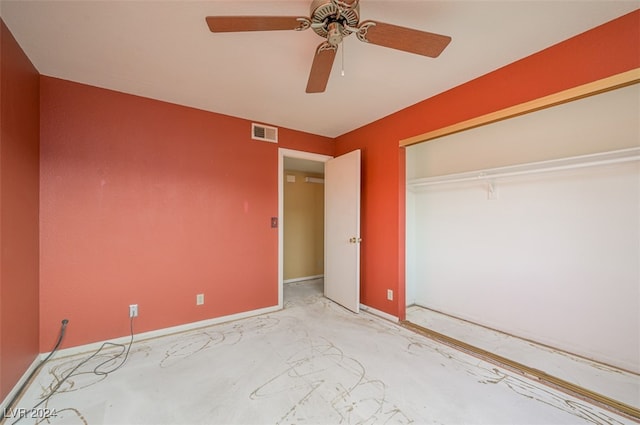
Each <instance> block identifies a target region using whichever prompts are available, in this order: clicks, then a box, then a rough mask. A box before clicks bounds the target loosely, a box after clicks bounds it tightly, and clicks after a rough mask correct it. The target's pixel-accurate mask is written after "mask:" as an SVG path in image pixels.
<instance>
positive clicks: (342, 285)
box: [324, 150, 361, 313]
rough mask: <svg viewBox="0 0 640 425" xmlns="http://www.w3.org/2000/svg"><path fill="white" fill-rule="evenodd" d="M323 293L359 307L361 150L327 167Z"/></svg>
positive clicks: (351, 306) (325, 170)
mask: <svg viewBox="0 0 640 425" xmlns="http://www.w3.org/2000/svg"><path fill="white" fill-rule="evenodd" d="M324 174H325V175H324V189H325V190H324V194H325V195H324V196H325V203H324V208H325V229H324V232H325V237H324V295H325V297H327V298H329V299H330V300H333V301H335V302H337V303H338V304H340V305H342V306H344V307H346V308H348V309H349V310H351V311H354V312H356V313H357V312H358V311H359V310H360V241H361V240H360V150H355V151H353V152H349V153H347V154H345V155H342V156H339V157H337V158H334V159H330V160H329V161H327V162H326V163H325V168H324Z"/></svg>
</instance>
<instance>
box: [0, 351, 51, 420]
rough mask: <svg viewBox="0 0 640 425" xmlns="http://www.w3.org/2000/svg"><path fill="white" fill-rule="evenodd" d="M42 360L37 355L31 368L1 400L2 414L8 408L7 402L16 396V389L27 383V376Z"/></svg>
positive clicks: (0, 409)
mask: <svg viewBox="0 0 640 425" xmlns="http://www.w3.org/2000/svg"><path fill="white" fill-rule="evenodd" d="M43 358H44V357H43V356H42V354H38V355H37V356H36V358H35V359H33V362H31V366H29V367H28V368H27V370H26V371H25V372H24V373H23V374H22V377H21V378H20V379H18V382H16V384H15V385H14V386H13V388H12V389H11V391H9V394H7V396H6V397H5V398H4V400H2V403H0V411H2V412H4V411H5V409H8V408H9V406H8V404H9V401H10V400H11V399H12V398H13V397H14V396H15V395H16V393H17V392H18V389H20V387H21V386H22V385H23V384H24V383H25V382H27V379H29V375H31V372H33V371H34V370H35V369H36V368H37V367H38V365H39V364H40V361H41V360H42V359H43Z"/></svg>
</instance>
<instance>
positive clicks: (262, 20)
mask: <svg viewBox="0 0 640 425" xmlns="http://www.w3.org/2000/svg"><path fill="white" fill-rule="evenodd" d="M359 2H360V1H359V0H313V1H312V3H311V12H310V15H311V17H309V18H307V17H298V16H207V18H206V21H207V25H208V26H209V29H210V30H211V32H214V33H218V32H243V31H278V30H295V31H304V30H306V29H309V28H311V29H313V31H315V32H316V34H318V35H319V36H321V37H322V38H325V39H326V40H325V41H324V42H322V43H321V44H320V45H319V46H318V47H317V49H316V53H315V56H314V59H313V64H312V65H311V73H310V74H309V80H308V82H307V89H306V92H307V93H321V92H324V91H325V89H326V87H327V82H328V81H329V75H330V74H331V68H332V67H333V61H334V59H335V56H336V52H337V51H338V45H339V44H340V43H341V42H342V39H343V38H344V37H346V36H349V35H351V34H356V36H357V37H358V39H359V40H360V41H363V42H365V43H371V44H376V45H379V46H384V47H389V48H391V49H397V50H402V51H405V52H409V53H415V54H418V55H423V56H428V57H432V58H435V57H438V56H439V55H440V53H442V51H443V50H444V49H445V47H447V45H448V44H449V42H450V41H451V37H449V36H446V35H440V34H434V33H430V32H426V31H419V30H415V29H411V28H406V27H400V26H397V25H392V24H386V23H383V22H377V21H364V22H360V5H359Z"/></svg>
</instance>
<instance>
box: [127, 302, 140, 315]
mask: <svg viewBox="0 0 640 425" xmlns="http://www.w3.org/2000/svg"><path fill="white" fill-rule="evenodd" d="M129 317H138V304H131V305H130V306H129Z"/></svg>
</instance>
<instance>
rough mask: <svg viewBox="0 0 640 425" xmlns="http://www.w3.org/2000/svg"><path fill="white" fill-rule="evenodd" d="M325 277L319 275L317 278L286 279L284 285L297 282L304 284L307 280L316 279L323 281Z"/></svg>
mask: <svg viewBox="0 0 640 425" xmlns="http://www.w3.org/2000/svg"><path fill="white" fill-rule="evenodd" d="M323 277H324V275H323V274H317V275H315V276H304V277H296V278H294V279H286V280H283V281H282V283H295V282H302V281H305V280H314V279H322V278H323Z"/></svg>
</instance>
